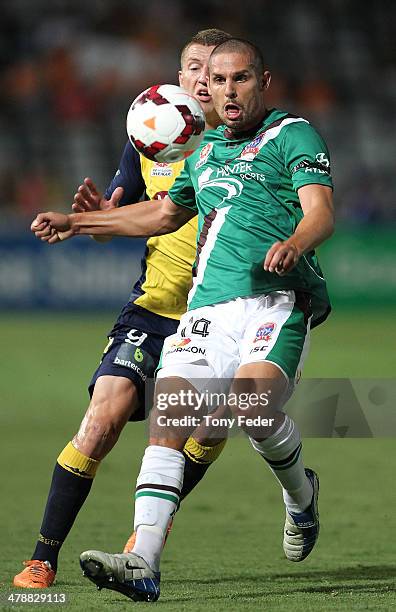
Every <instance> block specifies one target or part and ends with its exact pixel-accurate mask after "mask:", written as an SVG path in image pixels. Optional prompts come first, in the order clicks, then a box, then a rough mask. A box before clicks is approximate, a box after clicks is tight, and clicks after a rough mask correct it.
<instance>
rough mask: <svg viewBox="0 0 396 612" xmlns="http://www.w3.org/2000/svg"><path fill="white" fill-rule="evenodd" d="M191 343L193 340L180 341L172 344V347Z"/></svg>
mask: <svg viewBox="0 0 396 612" xmlns="http://www.w3.org/2000/svg"><path fill="white" fill-rule="evenodd" d="M189 342H191V338H183V340H180V341H179V342H172V344H171V346H176V347H181V346H185V345H186V344H188V343H189Z"/></svg>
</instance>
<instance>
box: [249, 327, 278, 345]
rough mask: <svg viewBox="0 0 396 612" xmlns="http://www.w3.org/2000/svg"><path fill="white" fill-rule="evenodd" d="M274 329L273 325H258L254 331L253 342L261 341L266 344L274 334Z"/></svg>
mask: <svg viewBox="0 0 396 612" xmlns="http://www.w3.org/2000/svg"><path fill="white" fill-rule="evenodd" d="M275 327H276V324H275V323H264V325H260V327H259V328H258V330H257V331H256V336H255V338H254V342H260V341H261V340H264V341H265V342H268V341H269V339H270V338H271V336H272V334H273V332H274V329H275Z"/></svg>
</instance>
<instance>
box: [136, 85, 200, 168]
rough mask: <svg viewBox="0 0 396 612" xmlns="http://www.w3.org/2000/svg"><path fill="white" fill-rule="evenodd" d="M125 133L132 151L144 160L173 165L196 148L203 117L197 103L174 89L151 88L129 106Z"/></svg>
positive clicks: (182, 92) (172, 87) (180, 90)
mask: <svg viewBox="0 0 396 612" xmlns="http://www.w3.org/2000/svg"><path fill="white" fill-rule="evenodd" d="M126 125H127V133H128V137H129V140H130V141H131V143H132V145H133V146H134V147H135V149H136V150H137V151H138V152H139V153H141V154H142V155H144V156H145V157H147V158H148V159H151V160H154V161H157V162H165V163H174V162H177V161H181V160H183V159H185V158H186V157H188V156H189V155H191V153H192V152H193V151H194V150H195V149H196V148H197V147H198V146H199V145H200V143H201V141H202V138H203V135H204V130H205V115H204V112H203V110H202V108H201V106H200V104H199V102H198V101H197V100H196V99H195V98H193V96H191V95H190V94H189V93H187V91H185V90H184V89H182V88H181V87H178V86H177V85H153V86H152V87H149V88H148V89H145V90H144V91H143V92H142V93H141V94H139V95H138V96H137V98H135V100H134V101H133V102H132V104H131V106H130V109H129V111H128V115H127V122H126Z"/></svg>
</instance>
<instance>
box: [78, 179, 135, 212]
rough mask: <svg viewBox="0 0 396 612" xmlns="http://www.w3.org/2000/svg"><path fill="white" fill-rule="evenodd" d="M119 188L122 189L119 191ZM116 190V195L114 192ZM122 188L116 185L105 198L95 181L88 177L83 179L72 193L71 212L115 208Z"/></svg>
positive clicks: (120, 196)
mask: <svg viewBox="0 0 396 612" xmlns="http://www.w3.org/2000/svg"><path fill="white" fill-rule="evenodd" d="M120 189H121V190H122V191H121V192H120ZM116 192H117V195H116V197H114V196H115V194H116ZM123 193H124V190H123V189H122V187H117V189H115V190H114V192H113V194H112V196H111V198H110V200H106V199H105V198H104V197H103V196H102V194H101V193H100V192H99V191H98V189H97V187H96V185H95V183H94V182H93V180H92V179H91V178H89V177H87V178H85V179H84V183H83V184H82V185H80V186H79V188H78V190H77V193H75V194H74V199H73V204H72V209H73V212H76V213H81V212H88V211H90V210H109V209H111V208H116V207H117V206H118V204H119V202H120V199H121V198H122V194H123Z"/></svg>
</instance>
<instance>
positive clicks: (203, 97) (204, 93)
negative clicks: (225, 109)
mask: <svg viewBox="0 0 396 612" xmlns="http://www.w3.org/2000/svg"><path fill="white" fill-rule="evenodd" d="M195 97H196V98H198V100H199V101H200V102H211V101H212V96H211V95H210V94H209V92H208V90H207V89H200V90H199V91H198V92H197V94H196V96H195Z"/></svg>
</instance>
